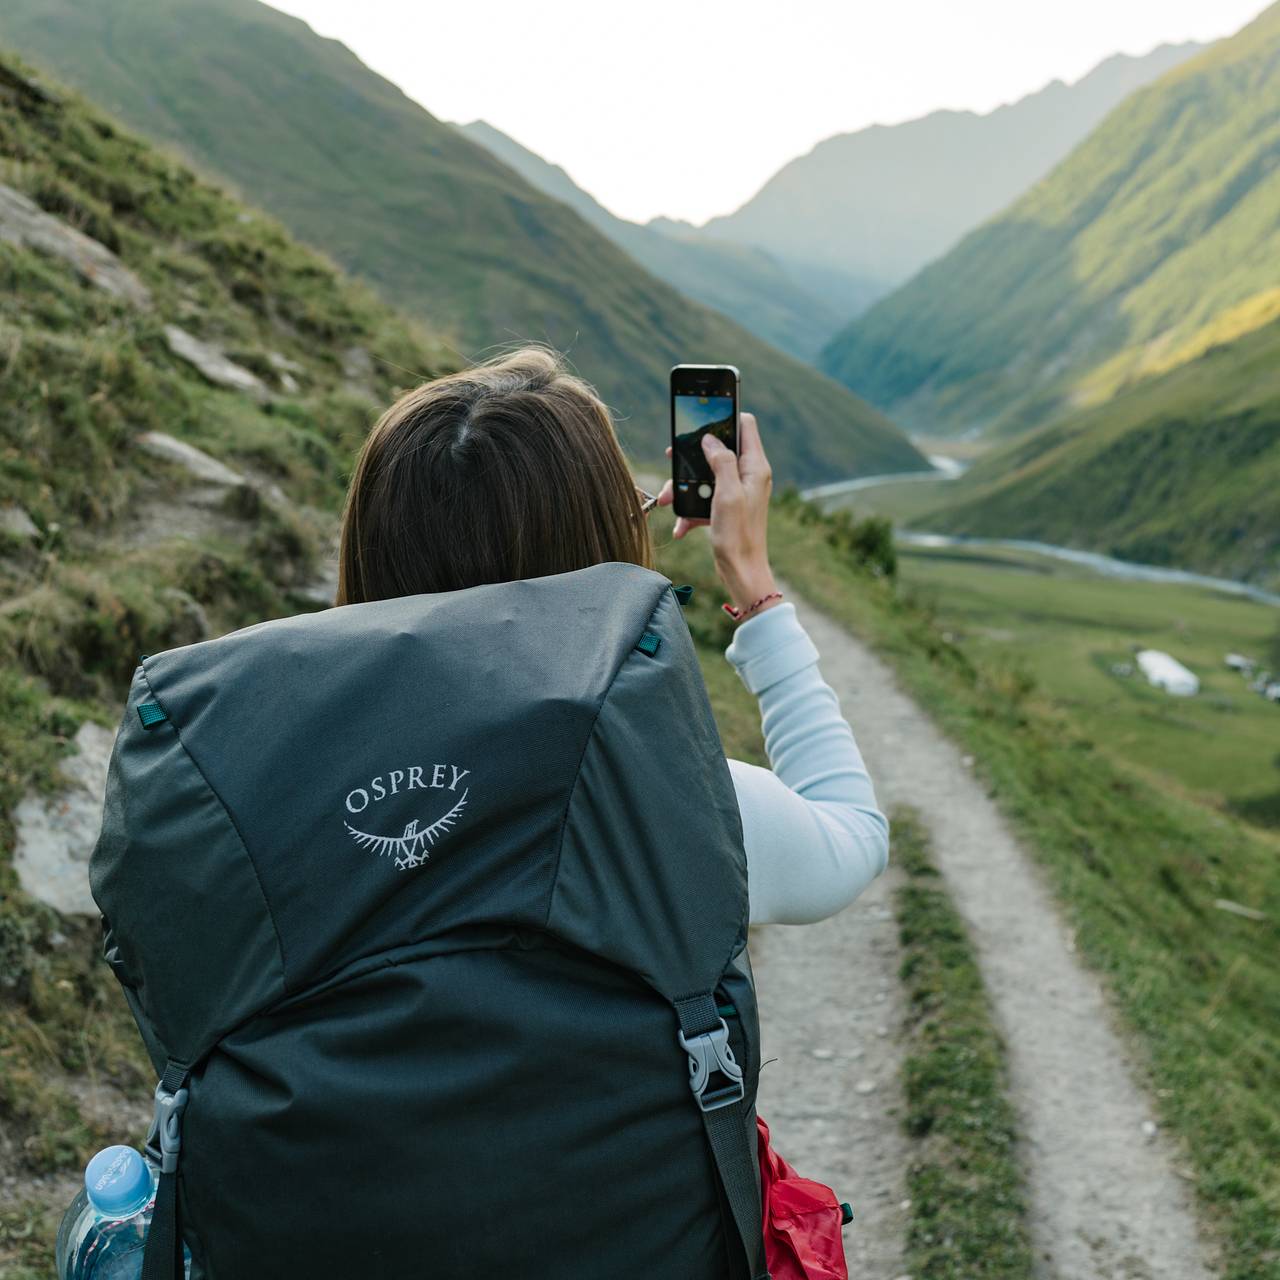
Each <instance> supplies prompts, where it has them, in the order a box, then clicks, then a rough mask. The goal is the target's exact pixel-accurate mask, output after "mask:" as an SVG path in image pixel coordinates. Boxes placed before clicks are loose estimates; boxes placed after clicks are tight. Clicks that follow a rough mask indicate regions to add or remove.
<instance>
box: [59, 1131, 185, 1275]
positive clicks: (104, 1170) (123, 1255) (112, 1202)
mask: <svg viewBox="0 0 1280 1280" xmlns="http://www.w3.org/2000/svg"><path fill="white" fill-rule="evenodd" d="M158 1180H159V1174H158V1173H157V1172H156V1170H155V1169H154V1168H153V1167H152V1166H151V1165H149V1164H148V1163H147V1162H146V1161H145V1160H144V1159H143V1158H142V1157H141V1156H140V1155H139V1154H138V1153H137V1152H136V1151H135V1150H134V1149H133V1148H132V1147H107V1148H106V1150H104V1151H99V1152H98V1154H97V1155H96V1156H94V1157H93V1159H92V1160H90V1161H89V1163H88V1165H87V1166H86V1167H85V1171H84V1190H83V1191H81V1192H80V1194H79V1195H78V1196H76V1198H75V1199H74V1200H73V1201H72V1202H71V1207H70V1208H69V1209H68V1210H67V1212H66V1213H65V1214H64V1215H63V1218H62V1225H61V1226H60V1227H59V1228H58V1245H57V1263H58V1280H138V1277H139V1276H141V1275H142V1256H143V1253H144V1251H145V1249H146V1245H147V1229H148V1228H149V1227H150V1226H151V1213H152V1210H153V1209H154V1208H155V1198H156V1184H157V1182H158ZM190 1268H191V1260H190V1255H188V1257H187V1271H188V1273H190Z"/></svg>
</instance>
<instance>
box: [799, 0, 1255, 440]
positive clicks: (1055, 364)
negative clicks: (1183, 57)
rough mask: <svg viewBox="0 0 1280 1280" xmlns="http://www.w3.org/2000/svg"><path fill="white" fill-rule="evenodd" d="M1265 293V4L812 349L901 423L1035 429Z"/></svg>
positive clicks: (1122, 108) (959, 428)
mask: <svg viewBox="0 0 1280 1280" xmlns="http://www.w3.org/2000/svg"><path fill="white" fill-rule="evenodd" d="M1277 284H1280V5H1273V6H1272V7H1271V8H1270V9H1268V10H1267V11H1266V12H1265V13H1263V14H1262V15H1261V16H1260V17H1259V18H1258V19H1257V20H1256V21H1254V22H1253V23H1252V24H1251V25H1250V26H1248V27H1246V28H1245V29H1244V30H1243V31H1241V32H1240V33H1238V34H1237V35H1236V36H1234V37H1233V38H1232V39H1230V40H1226V41H1223V42H1221V43H1220V44H1217V45H1215V46H1213V48H1211V49H1210V50H1209V51H1207V52H1206V53H1203V54H1201V55H1200V56H1199V57H1197V58H1194V59H1192V60H1191V61H1190V62H1187V63H1184V64H1182V65H1181V66H1179V67H1178V68H1176V69H1175V70H1173V71H1170V72H1168V73H1167V74H1166V75H1165V76H1163V77H1162V78H1161V79H1160V80H1158V81H1156V82H1155V83H1154V84H1153V85H1151V86H1150V87H1148V88H1145V89H1141V90H1139V91H1138V92H1136V93H1134V94H1133V95H1132V96H1131V97H1130V98H1128V99H1127V100H1126V101H1125V102H1124V103H1123V104H1122V105H1121V106H1119V107H1118V108H1117V109H1116V110H1115V111H1113V112H1112V113H1111V114H1110V115H1109V116H1108V117H1107V119H1106V120H1105V121H1104V122H1103V124H1102V125H1101V126H1100V127H1099V128H1097V129H1096V130H1095V131H1094V132H1093V133H1092V134H1091V135H1090V136H1089V138H1088V139H1087V140H1086V141H1084V142H1083V143H1082V144H1081V145H1080V146H1079V147H1077V148H1076V150H1075V151H1074V152H1073V153H1072V154H1071V155H1070V156H1069V157H1068V159H1067V160H1065V161H1064V162H1063V163H1062V164H1061V165H1059V167H1058V168H1057V169H1055V170H1054V172H1053V173H1052V174H1050V176H1049V177H1047V178H1046V179H1045V180H1044V181H1042V182H1040V183H1038V184H1037V185H1036V186H1035V187H1034V188H1032V189H1031V190H1030V191H1029V192H1027V194H1026V195H1024V196H1023V197H1022V198H1021V199H1020V200H1018V201H1017V202H1016V203H1015V204H1013V205H1012V206H1011V207H1010V208H1009V209H1008V210H1006V211H1005V212H1004V213H1003V214H1001V215H1000V216H998V217H996V218H994V219H992V220H991V221H990V222H988V223H987V224H986V225H984V226H983V227H981V228H979V229H978V230H977V231H974V232H973V233H972V234H970V235H969V236H967V237H966V238H965V239H964V240H963V241H962V242H961V243H960V244H959V245H958V246H957V247H956V248H955V249H953V250H952V251H951V252H950V253H948V254H947V255H946V256H945V257H943V258H942V259H940V260H939V261H937V262H935V263H934V264H932V265H931V266H929V267H927V268H926V269H925V270H924V271H922V272H921V273H920V274H919V275H918V276H916V277H915V278H914V279H913V280H912V281H910V282H909V283H908V284H907V285H905V286H904V287H903V288H902V289H900V290H898V292H896V293H895V294H893V295H892V296H891V297H889V298H886V299H884V300H883V301H881V302H880V303H878V304H877V305H876V306H875V307H873V308H872V309H871V310H870V311H869V312H868V313H867V314H866V315H865V316H863V317H861V318H860V319H858V320H857V321H855V322H854V323H853V324H852V325H850V326H849V328H847V329H846V330H845V331H844V332H843V333H842V334H840V335H838V336H837V337H836V338H835V339H833V340H832V342H831V343H830V344H829V346H828V347H827V349H826V351H825V353H824V356H823V359H822V365H823V367H824V368H826V369H827V370H828V371H829V372H831V373H832V374H834V375H835V376H836V377H838V378H840V379H841V380H842V381H843V382H845V383H846V384H847V385H848V386H851V387H856V388H858V390H859V392H860V393H861V394H863V395H865V396H867V397H868V398H869V399H871V400H872V402H873V403H875V404H877V405H880V406H881V407H882V408H885V409H886V410H887V411H889V412H892V413H895V414H896V415H897V416H898V418H899V420H900V421H902V422H904V423H906V424H907V425H909V426H911V427H914V428H918V429H921V430H928V431H931V432H933V431H937V432H943V431H951V432H955V433H959V432H962V431H965V430H968V429H972V428H982V427H990V426H991V425H992V424H996V427H997V429H999V430H1011V431H1012V430H1020V429H1023V428H1026V427H1028V426H1035V425H1040V424H1042V423H1044V422H1047V421H1049V420H1050V419H1051V418H1053V417H1055V416H1056V415H1057V413H1058V412H1060V411H1061V410H1062V409H1064V408H1067V407H1071V406H1072V405H1074V404H1078V403H1079V398H1082V397H1084V396H1086V395H1089V394H1094V395H1098V394H1105V393H1106V391H1107V390H1108V389H1110V388H1108V387H1102V388H1099V387H1097V386H1093V385H1091V384H1090V381H1089V380H1090V376H1091V374H1094V373H1095V372H1096V371H1097V370H1098V368H1099V367H1100V366H1103V365H1105V364H1108V363H1109V362H1111V368H1110V372H1109V377H1108V382H1109V383H1110V387H1111V388H1113V387H1114V386H1115V385H1117V384H1118V382H1119V381H1122V380H1123V378H1124V376H1125V370H1126V369H1132V370H1134V371H1137V370H1138V369H1139V368H1140V367H1141V365H1142V363H1143V361H1144V359H1146V358H1147V357H1149V356H1150V354H1151V352H1152V349H1153V348H1155V349H1157V350H1164V349H1167V348H1168V347H1169V346H1171V345H1172V346H1176V345H1178V344H1179V343H1180V342H1182V341H1184V340H1186V339H1188V338H1190V337H1191V336H1192V335H1194V334H1195V333H1196V332H1197V331H1199V330H1202V329H1203V328H1204V326H1206V325H1208V324H1210V323H1211V322H1212V321H1213V320H1214V318H1215V317H1217V316H1219V315H1220V314H1221V313H1223V312H1225V311H1227V310H1228V309H1229V308H1232V307H1234V306H1236V305H1237V304H1239V303H1241V302H1243V301H1244V300H1245V299H1247V298H1249V297H1251V296H1252V295H1255V294H1257V293H1258V291H1259V290H1262V289H1265V288H1268V287H1274V286H1276V285H1277Z"/></svg>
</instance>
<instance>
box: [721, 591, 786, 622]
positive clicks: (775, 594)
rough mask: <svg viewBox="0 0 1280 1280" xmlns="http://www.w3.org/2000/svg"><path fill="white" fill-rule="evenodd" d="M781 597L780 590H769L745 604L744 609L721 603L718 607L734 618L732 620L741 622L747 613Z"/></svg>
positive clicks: (753, 611) (751, 612)
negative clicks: (765, 594) (767, 592)
mask: <svg viewBox="0 0 1280 1280" xmlns="http://www.w3.org/2000/svg"><path fill="white" fill-rule="evenodd" d="M781 599H782V592H781V591H770V592H769V594H768V595H767V596H761V597H760V599H759V600H757V601H756V602H755V603H754V604H749V605H747V607H746V608H745V609H739V608H736V607H735V606H734V605H731V604H722V605H721V606H720V607H721V608H722V609H723V610H724V611H725V613H727V614H728V615H729V617H731V618H732V619H733V620H734V622H741V621H742V619H743V618H746V617H748V616H749V615H751V614H753V613H755V611H756V610H757V609H758V608H759V607H760V606H761V605H762V604H768V603H769V601H770V600H781Z"/></svg>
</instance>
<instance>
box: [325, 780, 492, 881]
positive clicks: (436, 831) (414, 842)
mask: <svg viewBox="0 0 1280 1280" xmlns="http://www.w3.org/2000/svg"><path fill="white" fill-rule="evenodd" d="M467 795H468V792H466V791H464V792H463V793H462V797H461V798H460V799H459V801H458V803H457V804H455V805H454V806H453V808H452V809H450V810H449V812H448V813H446V814H445V815H444V816H443V817H440V818H437V819H436V820H435V821H434V822H433V823H432V824H431V825H430V826H429V827H421V828H419V826H418V819H417V818H414V820H413V821H412V822H410V823H409V824H408V825H407V826H406V827H405V829H404V834H403V835H398V836H379V835H374V834H373V833H372V832H370V831H357V830H356V828H355V827H353V826H352V825H351V823H349V822H344V823H343V824H342V825H343V826H344V827H346V829H347V830H348V831H349V832H350V833H351V838H352V839H353V840H354V841H355V842H356V844H358V845H359V846H360V847H361V848H362V849H372V850H373V851H374V852H375V853H376V854H378V855H379V856H382V857H385V856H387V855H388V854H396V855H397V857H396V860H395V864H396V870H397V871H408V870H410V869H411V868H413V867H420V866H422V864H423V863H424V862H426V860H427V858H428V857H429V856H430V855H429V854H428V853H427V850H428V849H429V848H431V847H432V846H434V844H435V843H436V841H437V840H439V839H440V837H441V836H442V835H444V834H445V832H447V831H448V830H449V828H450V827H452V826H453V825H454V823H456V822H457V821H458V815H459V814H460V813H461V812H462V810H463V808H464V807H465V805H466V803H467Z"/></svg>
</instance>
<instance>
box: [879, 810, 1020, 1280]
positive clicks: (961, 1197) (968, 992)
mask: <svg viewBox="0 0 1280 1280" xmlns="http://www.w3.org/2000/svg"><path fill="white" fill-rule="evenodd" d="M892 821H893V854H892V857H893V861H894V862H895V863H896V865H897V866H898V867H900V868H901V870H902V871H903V873H904V874H905V877H906V879H905V883H904V884H903V885H902V886H901V888H899V889H898V890H897V891H896V893H895V895H894V910H895V912H896V914H897V917H898V931H899V936H900V938H901V941H902V951H903V961H902V981H903V986H904V989H905V991H906V995H907V1001H908V1015H907V1025H906V1031H907V1036H908V1046H909V1047H908V1051H907V1057H906V1060H905V1062H904V1064H903V1088H904V1095H905V1099H906V1104H907V1110H906V1115H905V1117H904V1124H905V1127H906V1130H907V1133H908V1134H909V1135H910V1136H911V1138H912V1139H913V1150H912V1152H911V1155H910V1165H909V1167H908V1170H907V1194H908V1196H909V1198H910V1200H911V1212H910V1219H909V1222H908V1226H907V1240H906V1255H905V1258H904V1261H905V1263H906V1267H907V1269H908V1271H909V1272H910V1273H911V1275H913V1276H918V1277H920V1278H921V1280H975V1278H976V1277H991V1278H992V1280H994V1278H996V1277H1000V1278H1002V1280H1026V1277H1028V1276H1030V1275H1031V1274H1032V1272H1033V1270H1034V1267H1033V1260H1032V1248H1031V1241H1030V1236H1029V1233H1028V1228H1027V1210H1026V1203H1025V1200H1024V1198H1023V1189H1022V1173H1021V1169H1020V1167H1019V1162H1018V1156H1017V1126H1016V1122H1015V1117H1014V1113H1013V1108H1012V1106H1011V1105H1010V1103H1009V1101H1008V1098H1007V1097H1006V1091H1007V1089H1008V1073H1007V1069H1006V1065H1005V1058H1004V1046H1003V1044H1002V1043H1001V1040H1000V1036H999V1033H998V1032H997V1031H996V1028H995V1024H994V1023H993V1021H992V1016H991V1009H990V1007H989V1005H988V1002H987V996H986V991H985V989H984V988H983V985H982V976H981V974H980V973H979V971H978V966H977V961H976V960H975V958H974V953H973V946H972V944H971V942H970V940H969V937H968V934H967V933H966V931H965V927H964V922H963V921H962V920H961V919H960V916H959V914H958V913H957V911H956V909H955V907H954V906H952V904H951V900H950V898H949V897H948V896H947V893H946V891H945V889H944V888H943V887H942V883H941V881H940V879H939V877H938V871H937V868H936V867H935V866H934V864H933V861H932V858H931V856H930V850H929V843H928V837H927V835H926V834H925V831H924V828H923V827H922V826H921V824H920V821H919V818H918V817H917V815H916V814H915V813H914V811H912V810H910V809H899V810H897V811H895V812H894V814H893V820H892Z"/></svg>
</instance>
